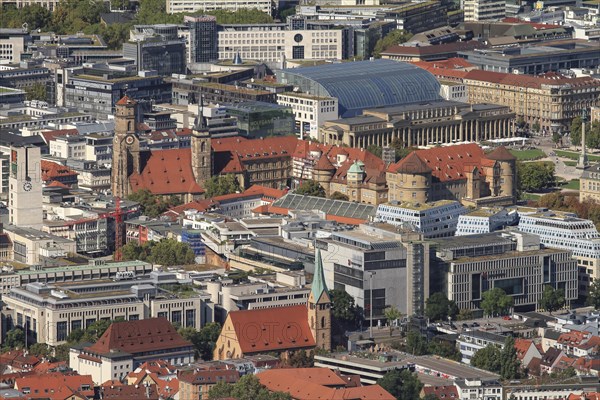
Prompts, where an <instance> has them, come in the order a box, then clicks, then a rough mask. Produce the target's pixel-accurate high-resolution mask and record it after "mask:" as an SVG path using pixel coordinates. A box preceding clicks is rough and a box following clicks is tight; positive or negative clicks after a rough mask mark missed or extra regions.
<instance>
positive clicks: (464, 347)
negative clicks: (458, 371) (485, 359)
mask: <svg viewBox="0 0 600 400" xmlns="http://www.w3.org/2000/svg"><path fill="white" fill-rule="evenodd" d="M505 339H506V338H505V337H504V336H501V335H498V334H495V333H490V332H484V331H479V330H474V331H467V332H463V333H461V334H460V335H459V336H458V339H456V345H457V346H458V349H459V351H460V354H461V356H462V359H461V361H462V362H463V363H465V364H471V358H473V356H474V355H475V353H476V352H477V351H478V350H481V349H483V348H485V347H487V346H488V345H489V344H493V345H496V346H498V347H500V348H503V347H504V340H505Z"/></svg>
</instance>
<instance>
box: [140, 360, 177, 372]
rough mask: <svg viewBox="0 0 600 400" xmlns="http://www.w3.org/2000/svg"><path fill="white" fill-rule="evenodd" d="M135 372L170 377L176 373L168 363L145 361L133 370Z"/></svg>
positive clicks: (163, 361)
mask: <svg viewBox="0 0 600 400" xmlns="http://www.w3.org/2000/svg"><path fill="white" fill-rule="evenodd" d="M135 370H136V371H137V372H146V373H154V374H157V375H159V376H161V375H170V374H173V373H175V372H176V371H177V369H176V368H175V367H174V366H172V365H171V363H170V362H168V361H165V360H153V361H146V362H145V363H143V364H142V365H140V366H139V367H137V368H136V369H135Z"/></svg>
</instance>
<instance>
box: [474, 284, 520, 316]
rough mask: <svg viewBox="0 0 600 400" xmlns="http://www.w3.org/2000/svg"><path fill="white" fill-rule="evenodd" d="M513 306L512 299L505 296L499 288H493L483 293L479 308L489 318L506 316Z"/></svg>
mask: <svg viewBox="0 0 600 400" xmlns="http://www.w3.org/2000/svg"><path fill="white" fill-rule="evenodd" d="M512 306H513V298H512V297H510V296H509V295H507V294H506V292H505V291H504V290H502V289H501V288H493V289H491V290H488V291H486V292H483V295H482V300H481V308H482V309H483V312H484V313H485V314H486V315H488V316H490V317H495V316H497V315H506V314H508V312H509V311H510V308H511V307H512Z"/></svg>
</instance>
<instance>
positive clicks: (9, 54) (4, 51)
mask: <svg viewBox="0 0 600 400" xmlns="http://www.w3.org/2000/svg"><path fill="white" fill-rule="evenodd" d="M2 3H3V0H0V7H2ZM11 3H14V1H12V2H11ZM11 31H14V33H11ZM24 52H25V34H24V33H23V31H22V30H21V29H14V30H13V29H6V30H5V29H0V64H17V63H20V62H21V54H22V53H24Z"/></svg>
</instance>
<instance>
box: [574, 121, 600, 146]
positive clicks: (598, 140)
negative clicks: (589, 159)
mask: <svg viewBox="0 0 600 400" xmlns="http://www.w3.org/2000/svg"><path fill="white" fill-rule="evenodd" d="M581 128H582V120H581V117H575V118H573V121H572V122H571V144H573V145H575V146H580V145H581V136H582V135H581V134H582V131H581ZM585 145H586V146H587V147H589V148H591V149H600V121H594V122H593V123H590V122H588V123H586V127H585Z"/></svg>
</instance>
